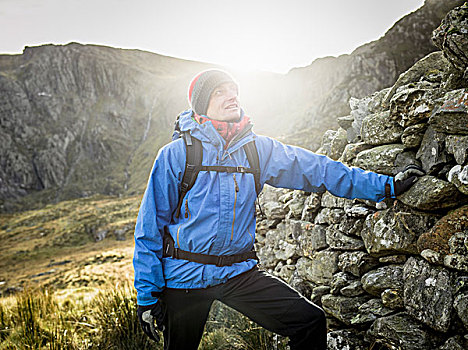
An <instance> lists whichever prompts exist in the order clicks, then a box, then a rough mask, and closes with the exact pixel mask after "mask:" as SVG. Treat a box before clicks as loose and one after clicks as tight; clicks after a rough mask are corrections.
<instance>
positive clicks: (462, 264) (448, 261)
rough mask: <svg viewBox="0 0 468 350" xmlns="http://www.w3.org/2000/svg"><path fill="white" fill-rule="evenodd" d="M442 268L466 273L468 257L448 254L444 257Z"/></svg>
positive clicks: (467, 270)
mask: <svg viewBox="0 0 468 350" xmlns="http://www.w3.org/2000/svg"><path fill="white" fill-rule="evenodd" d="M444 266H446V267H448V268H451V269H455V270H458V271H463V272H467V273H468V255H466V254H465V255H461V254H450V255H446V256H444Z"/></svg>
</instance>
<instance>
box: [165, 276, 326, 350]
mask: <svg viewBox="0 0 468 350" xmlns="http://www.w3.org/2000/svg"><path fill="white" fill-rule="evenodd" d="M214 300H219V301H221V302H222V303H224V304H226V305H228V306H230V307H232V308H233V309H235V310H237V311H239V312H241V313H242V314H244V315H246V316H247V317H249V318H250V319H251V320H252V321H254V322H256V323H257V324H259V325H260V326H262V327H264V328H265V329H267V330H269V331H271V332H274V333H277V334H280V335H282V336H287V337H289V345H290V348H291V350H299V349H308V350H326V348H327V345H326V343H327V341H326V339H327V335H326V321H325V314H324V312H323V310H322V309H320V308H319V307H318V306H316V305H315V304H313V303H312V302H310V301H309V300H307V299H306V298H304V297H303V296H301V295H300V294H299V293H298V292H297V291H295V290H294V289H292V288H291V287H290V286H288V285H287V284H286V283H284V282H283V281H281V280H280V279H278V278H276V277H273V276H271V275H270V274H268V273H266V272H264V271H260V270H259V269H258V268H257V267H255V268H253V269H252V270H249V271H247V272H245V273H243V274H241V275H238V276H236V277H234V278H231V279H230V280H228V281H227V282H226V283H223V284H220V285H217V286H214V287H209V288H203V289H171V288H167V289H165V290H164V292H163V293H162V295H161V302H162V306H163V309H164V311H165V316H164V323H165V330H164V349H165V350H182V349H183V350H190V349H194V350H196V349H197V348H198V345H199V343H200V340H201V337H202V335H203V330H204V327H205V323H206V320H207V318H208V314H209V311H210V307H211V304H212V303H213V301H214Z"/></svg>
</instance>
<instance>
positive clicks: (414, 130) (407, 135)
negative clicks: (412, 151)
mask: <svg viewBox="0 0 468 350" xmlns="http://www.w3.org/2000/svg"><path fill="white" fill-rule="evenodd" d="M426 129H427V124H426V123H421V124H415V125H411V126H409V127H407V128H406V129H405V130H404V131H403V134H401V143H402V144H404V145H405V147H407V148H418V147H419V145H421V142H422V140H423V137H424V133H425V132H426Z"/></svg>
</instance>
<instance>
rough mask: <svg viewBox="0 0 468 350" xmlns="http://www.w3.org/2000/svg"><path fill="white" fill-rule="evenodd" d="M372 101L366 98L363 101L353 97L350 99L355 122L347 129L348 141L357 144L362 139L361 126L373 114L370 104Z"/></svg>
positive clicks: (370, 98) (368, 97)
mask: <svg viewBox="0 0 468 350" xmlns="http://www.w3.org/2000/svg"><path fill="white" fill-rule="evenodd" d="M371 101H372V97H370V96H366V97H364V98H361V99H357V98H354V97H351V98H350V99H349V107H350V108H351V117H352V118H353V122H352V124H351V128H349V129H347V130H346V132H347V135H348V141H349V142H350V143H355V142H357V141H360V139H361V126H362V121H363V120H364V118H365V117H367V116H368V115H369V114H371V113H372V112H370V111H369V103H370V102H371Z"/></svg>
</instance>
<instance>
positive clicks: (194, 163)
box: [175, 132, 203, 218]
mask: <svg viewBox="0 0 468 350" xmlns="http://www.w3.org/2000/svg"><path fill="white" fill-rule="evenodd" d="M182 138H183V139H184V143H185V149H186V156H185V172H184V176H183V177H182V182H181V184H180V191H179V203H178V204H177V209H176V215H175V216H176V218H179V216H180V208H181V207H182V203H183V202H184V197H185V195H186V194H187V192H188V191H189V190H190V189H191V188H192V187H193V184H194V183H195V180H196V179H197V176H198V172H199V171H200V167H201V163H202V159H203V147H202V143H201V141H200V140H198V139H196V138H194V137H191V136H190V133H188V132H184V133H183V134H182Z"/></svg>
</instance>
